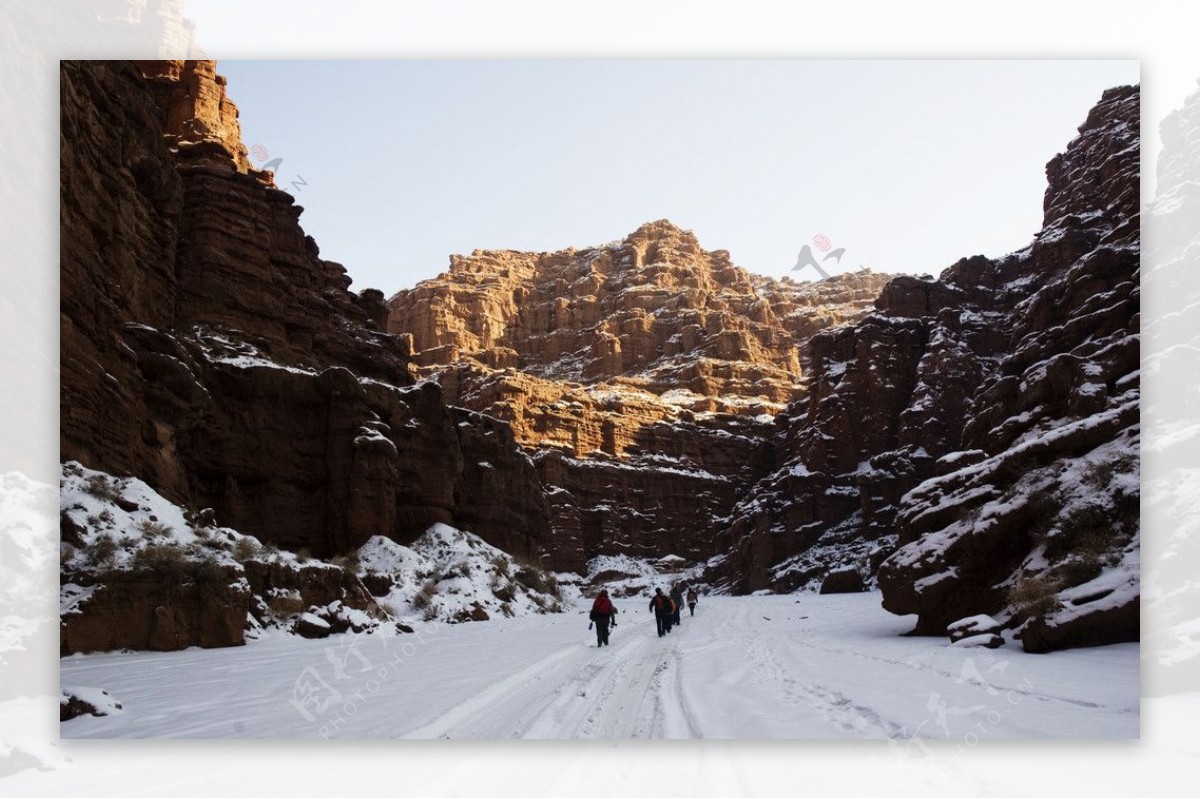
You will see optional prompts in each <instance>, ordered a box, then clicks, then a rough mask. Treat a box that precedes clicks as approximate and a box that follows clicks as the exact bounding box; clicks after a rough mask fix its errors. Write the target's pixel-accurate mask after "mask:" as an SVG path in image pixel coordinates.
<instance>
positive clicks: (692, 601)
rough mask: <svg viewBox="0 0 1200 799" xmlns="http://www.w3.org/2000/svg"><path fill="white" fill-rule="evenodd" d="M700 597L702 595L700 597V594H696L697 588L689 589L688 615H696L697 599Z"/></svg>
mask: <svg viewBox="0 0 1200 799" xmlns="http://www.w3.org/2000/svg"><path fill="white" fill-rule="evenodd" d="M699 598H700V597H699V595H697V594H696V589H695V588H689V589H688V592H687V602H688V615H689V616H695V615H696V600H697V599H699Z"/></svg>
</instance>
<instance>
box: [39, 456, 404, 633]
mask: <svg viewBox="0 0 1200 799" xmlns="http://www.w3.org/2000/svg"><path fill="white" fill-rule="evenodd" d="M59 501H60V514H61V518H60V527H61V530H62V541H61V544H60V569H61V587H60V607H59V612H60V615H59V619H60V652H61V654H64V655H65V654H71V653H73V652H83V651H96V650H111V649H120V648H130V649H158V650H172V649H182V648H185V647H188V646H206V647H215V646H236V645H239V644H242V643H244V642H245V639H246V636H247V634H249V635H250V637H254V636H255V635H257V634H259V633H261V632H262V631H263V630H264V629H267V628H283V629H288V630H292V629H293V628H294V627H295V625H296V624H297V621H298V619H299V617H300V616H301V614H303V613H304V612H309V611H311V612H313V613H314V614H316V615H318V616H320V617H322V618H323V619H325V621H326V623H327V624H328V625H329V626H330V628H331V631H333V632H340V631H342V630H346V629H354V630H365V629H370V628H372V627H374V626H376V625H377V624H379V623H380V622H381V621H383V620H386V618H387V617H386V614H384V613H383V611H382V609H381V608H379V606H378V605H377V604H376V603H375V601H374V600H373V599H372V598H371V596H370V594H369V592H367V591H366V589H365V588H364V587H363V586H362V584H361V583H360V582H359V581H358V579H357V577H355V576H354V575H353V574H352V573H349V572H346V571H344V570H343V569H342V568H340V567H339V566H337V565H334V564H330V563H324V562H321V561H314V560H309V559H307V558H305V557H303V556H298V555H295V554H293V553H290V552H286V551H283V550H279V549H277V548H275V547H273V546H263V545H262V544H261V543H260V542H259V541H258V539H256V538H254V537H253V536H247V535H243V534H241V533H239V532H237V531H236V530H232V529H229V528H226V527H220V526H218V525H217V524H216V520H215V518H214V514H213V512H212V511H211V510H201V511H193V510H189V509H184V508H180V507H178V506H176V505H174V504H172V503H171V502H169V501H167V500H166V499H164V498H163V497H162V496H160V495H159V494H158V493H157V492H155V491H154V490H153V489H151V488H150V487H149V486H148V485H146V484H145V483H144V482H142V481H141V480H137V479H135V478H117V477H112V476H110V475H107V474H105V473H103V472H97V471H94V470H91V469H88V468H86V467H84V466H81V465H80V464H78V463H75V462H69V463H65V464H63V465H62V473H61V485H60V493H59ZM297 632H298V630H297Z"/></svg>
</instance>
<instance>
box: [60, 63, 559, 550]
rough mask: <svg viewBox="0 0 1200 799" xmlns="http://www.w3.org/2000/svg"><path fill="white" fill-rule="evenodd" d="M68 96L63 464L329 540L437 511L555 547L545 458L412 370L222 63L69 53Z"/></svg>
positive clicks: (229, 519) (332, 544) (533, 544)
mask: <svg viewBox="0 0 1200 799" xmlns="http://www.w3.org/2000/svg"><path fill="white" fill-rule="evenodd" d="M62 95H63V96H62V134H61V153H62V173H61V183H62V186H61V189H62V225H61V246H62V267H61V269H62V272H61V274H62V279H61V285H62V290H61V336H62V344H61V374H62V382H61V394H60V403H61V404H60V410H61V428H60V430H61V444H60V449H61V456H62V459H63V460H64V461H65V460H78V461H79V462H81V463H83V464H84V465H86V466H89V467H92V468H97V469H101V470H103V471H105V472H108V473H110V474H115V475H137V476H139V477H141V478H143V479H145V480H146V481H147V482H148V483H149V484H150V485H152V486H153V487H154V488H155V489H157V490H159V491H160V492H161V493H162V494H163V495H164V496H166V497H168V498H169V499H171V500H172V501H175V502H177V503H179V504H189V505H193V506H195V507H211V508H214V509H215V510H216V513H217V516H218V518H219V519H220V522H221V523H222V524H225V525H228V526H230V527H234V528H236V529H238V530H241V531H242V532H245V533H247V534H252V535H255V536H257V537H258V538H260V539H261V540H263V541H265V542H272V543H276V544H279V545H281V546H284V547H288V548H292V549H297V548H300V547H304V548H307V549H309V550H310V551H311V552H312V553H313V554H315V555H320V556H328V555H331V554H334V553H336V552H347V551H352V550H353V549H355V548H357V547H358V546H359V545H361V544H362V543H363V542H365V541H366V540H367V539H368V538H369V537H370V536H372V535H388V536H393V537H395V538H396V539H397V540H400V541H404V540H409V539H411V538H415V537H416V536H418V535H420V534H421V533H423V532H424V531H425V529H426V528H427V527H428V526H429V525H430V524H432V523H435V522H443V523H452V524H459V525H461V526H464V527H469V529H471V530H472V531H473V532H476V533H477V534H479V535H480V536H482V537H484V538H485V539H488V540H490V541H492V542H494V543H496V544H497V545H498V546H501V547H503V548H505V549H507V550H508V551H511V552H514V553H519V554H521V555H523V556H528V557H531V558H534V559H536V558H538V557H539V556H540V554H541V553H542V551H543V549H544V547H545V545H546V537H547V534H548V531H549V522H548V518H549V506H548V503H547V501H546V499H545V496H544V492H543V491H542V489H541V486H540V483H539V480H538V476H537V474H536V472H535V469H534V467H533V465H532V464H531V463H530V462H529V461H528V459H526V458H525V457H524V456H522V455H520V454H519V453H518V452H517V449H516V447H515V444H514V442H513V439H512V436H511V433H510V432H509V431H508V429H507V428H506V427H505V426H504V425H500V424H496V423H495V422H494V421H493V420H489V419H484V418H483V417H480V416H478V415H477V414H471V413H469V412H466V411H461V410H457V409H452V408H451V407H450V406H448V405H447V404H446V403H445V402H444V401H443V399H442V395H441V390H440V388H439V387H438V386H437V385H436V384H431V383H428V382H427V383H423V384H419V385H418V384H417V377H416V375H415V373H414V369H413V366H412V363H411V342H410V341H409V340H408V339H407V338H406V337H404V336H396V335H391V334H389V333H387V332H386V331H385V330H384V329H383V327H384V325H385V324H386V315H387V314H386V306H385V304H384V302H383V295H382V293H381V292H379V291H375V290H372V289H367V290H364V291H361V292H358V293H354V292H352V291H350V289H349V287H350V282H351V281H350V278H349V277H348V276H347V274H346V270H345V269H344V268H343V267H342V266H341V265H339V264H336V263H333V262H330V261H326V260H323V259H321V258H320V256H319V251H318V249H317V246H316V243H315V242H314V241H313V240H312V238H311V237H309V236H306V235H305V234H304V231H303V230H302V229H301V227H300V226H299V224H298V221H297V220H298V218H299V216H300V213H301V210H302V209H301V208H300V207H299V206H297V205H296V204H295V202H294V201H293V199H292V197H291V196H290V195H289V194H287V193H286V192H283V191H281V190H279V189H276V188H274V186H273V185H272V183H271V180H270V176H269V174H267V173H255V172H254V171H253V170H252V169H250V167H249V164H248V162H247V160H246V158H245V149H244V147H243V146H242V144H241V141H240V132H239V129H238V125H237V111H236V107H235V106H234V105H233V103H232V102H230V101H229V99H228V97H227V96H226V95H225V85H224V81H223V79H221V78H219V76H217V75H216V73H215V70H214V66H213V64H212V62H190V61H189V62H149V63H141V64H140V65H139V66H134V65H132V64H129V63H122V62H64V64H63V66H62ZM482 462H487V463H489V464H491V466H492V467H493V469H494V470H495V471H496V474H495V475H494V476H490V477H489V478H488V479H486V480H485V479H482V477H481V476H480V474H479V471H480V468H479V466H478V464H480V463H482ZM498 497H507V501H506V502H504V503H501V502H498V500H497V498H498Z"/></svg>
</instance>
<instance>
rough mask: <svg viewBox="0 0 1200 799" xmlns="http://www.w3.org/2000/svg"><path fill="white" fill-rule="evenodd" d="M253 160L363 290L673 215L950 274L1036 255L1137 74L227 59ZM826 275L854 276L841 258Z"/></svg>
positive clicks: (870, 64)
mask: <svg viewBox="0 0 1200 799" xmlns="http://www.w3.org/2000/svg"><path fill="white" fill-rule="evenodd" d="M218 71H220V72H221V73H222V74H224V75H226V76H227V77H228V78H229V92H230V95H231V96H232V98H233V99H234V101H235V102H236V103H237V104H238V106H239V108H240V109H241V122H242V132H243V138H244V140H245V143H246V145H247V147H251V148H253V147H254V145H260V148H261V149H256V150H254V152H253V153H252V160H254V161H255V163H259V164H261V163H263V162H264V161H267V160H270V159H275V158H279V159H282V160H281V161H280V162H279V164H278V172H277V176H278V183H279V184H280V186H281V187H283V188H285V189H288V190H289V191H291V193H292V194H293V195H294V196H295V197H296V199H297V201H298V202H299V203H300V204H301V205H302V206H304V208H305V212H304V214H303V216H302V217H301V224H302V225H303V226H304V228H305V230H306V231H307V232H308V233H309V234H310V235H312V236H313V237H314V238H315V239H316V240H317V243H318V244H319V245H320V247H321V254H322V256H323V257H325V258H328V259H330V260H334V261H339V262H341V263H343V264H345V266H346V267H347V269H348V270H349V273H350V275H351V277H353V278H354V288H355V289H356V290H361V289H363V288H366V287H375V288H379V289H382V290H383V291H384V292H385V293H386V294H388V295H390V294H391V293H393V292H394V291H396V290H398V289H401V288H407V287H409V286H412V285H413V284H415V283H416V282H417V281H419V280H422V279H425V278H429V277H433V276H435V275H437V274H438V273H440V272H442V271H444V270H445V269H446V267H447V265H448V257H449V255H450V254H451V253H469V252H470V251H471V250H473V249H476V248H479V249H487V248H502V249H521V250H538V251H543V250H558V249H563V248H565V247H571V246H574V247H577V248H582V247H586V246H589V245H595V244H601V243H604V242H607V241H611V240H614V239H620V238H623V237H625V236H626V235H627V234H629V233H630V232H632V231H633V230H634V229H636V228H637V227H638V226H639V225H640V224H642V223H644V222H647V221H650V220H654V219H659V218H663V217H665V218H668V219H670V220H671V221H672V222H674V223H676V224H677V225H679V226H681V227H684V228H688V229H691V230H692V231H694V232H695V234H696V235H697V236H698V237H699V239H700V244H701V246H703V247H704V248H706V249H727V250H729V251H730V253H731V255H732V257H733V260H734V262H735V263H737V264H739V265H740V266H743V267H745V268H747V269H749V270H750V271H752V272H757V273H759V274H764V275H771V276H775V277H781V276H783V275H786V274H792V275H793V276H795V277H797V278H814V277H816V274H815V273H814V272H812V271H811V270H809V271H803V272H792V271H791V267H792V265H793V264H795V263H796V258H797V253H798V252H799V250H800V248H801V247H802V246H803V245H804V244H811V242H812V239H813V237H814V236H816V235H818V234H822V235H824V236H826V237H827V238H828V239H829V240H830V242H831V244H832V247H834V248H839V247H842V248H845V250H846V253H845V256H844V258H843V260H842V263H841V270H845V269H851V268H857V267H858V266H860V265H865V266H869V267H871V268H873V269H875V270H877V271H906V272H915V273H925V272H927V273H930V274H934V275H936V274H938V273H939V272H940V271H941V270H942V269H944V268H945V267H947V266H949V265H950V264H951V263H953V262H954V261H955V260H957V259H958V258H960V257H963V256H969V255H975V254H983V255H988V256H998V255H1002V254H1004V253H1006V252H1010V251H1012V250H1015V249H1019V248H1021V247H1023V246H1025V244H1027V243H1028V242H1029V240H1030V238H1031V237H1032V235H1033V234H1034V233H1035V232H1036V231H1037V230H1038V228H1039V227H1040V223H1041V210H1042V194H1043V192H1044V190H1045V164H1046V162H1047V161H1048V160H1050V158H1052V157H1053V156H1054V155H1055V154H1056V153H1058V152H1060V151H1061V150H1062V149H1063V148H1064V147H1065V146H1066V144H1067V143H1068V142H1069V141H1070V140H1071V139H1072V138H1073V137H1074V136H1075V135H1076V129H1077V128H1078V126H1079V125H1080V124H1081V123H1082V122H1083V120H1084V118H1085V117H1086V116H1087V113H1088V110H1089V109H1090V108H1091V107H1092V105H1094V104H1095V102H1096V101H1097V100H1098V99H1099V97H1100V94H1101V93H1102V92H1103V90H1104V89H1106V88H1108V87H1111V86H1116V85H1120V84H1125V83H1137V82H1138V80H1139V70H1138V62H1137V61H1131V60H1122V61H1085V60H1062V61H1013V60H1010V61H805V60H784V61H766V60H756V61H728V60H726V61H684V60H663V61H653V60H649V61H631V60H599V61H544V60H542V61H539V60H508V61H229V60H222V61H220V62H219V64H218ZM827 266H828V267H829V271H831V272H837V271H839V269H838V267H836V266H834V262H832V261H830V262H828V264H827Z"/></svg>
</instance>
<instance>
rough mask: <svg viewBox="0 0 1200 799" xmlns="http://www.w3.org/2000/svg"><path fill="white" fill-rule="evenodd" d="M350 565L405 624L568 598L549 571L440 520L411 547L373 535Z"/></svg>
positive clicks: (528, 608)
mask: <svg viewBox="0 0 1200 799" xmlns="http://www.w3.org/2000/svg"><path fill="white" fill-rule="evenodd" d="M355 563H356V565H357V569H358V574H359V576H360V577H361V579H362V581H363V584H364V585H366V586H368V587H369V588H370V590H371V592H372V594H374V595H375V597H377V598H378V600H379V602H380V604H381V605H382V606H383V607H384V608H385V609H386V610H387V612H388V613H389V614H391V615H392V616H393V617H395V618H396V619H398V620H400V621H402V622H404V623H413V622H418V621H444V622H449V623H451V624H453V623H457V622H466V621H486V620H488V619H490V618H493V617H496V616H501V617H505V618H507V617H512V616H527V615H530V614H536V613H559V612H562V611H563V610H564V609H565V602H564V601H565V600H569V599H570V598H571V597H570V595H569V594H570V592H568V591H564V589H563V587H562V586H560V585H559V583H558V578H557V577H556V575H554V574H552V573H550V572H546V571H543V570H542V569H540V568H538V567H536V566H533V565H531V564H528V563H522V562H521V561H519V560H517V559H516V558H514V557H513V556H512V555H509V554H508V553H507V552H504V551H503V550H500V549H497V548H496V547H494V546H492V545H490V544H488V543H487V542H485V541H484V540H483V539H481V538H480V537H479V536H477V535H474V534H472V533H469V532H466V531H463V530H458V529H456V528H454V527H451V526H449V525H446V524H435V525H433V526H432V527H430V528H429V529H428V530H427V531H426V532H425V533H424V535H422V536H421V537H420V538H418V539H417V540H416V541H414V542H413V543H412V545H411V546H404V545H403V544H398V543H396V542H395V541H392V540H391V539H388V538H384V537H383V536H374V537H372V538H371V539H370V540H369V541H367V543H365V544H363V546H362V547H360V548H359V550H358V552H357V553H355Z"/></svg>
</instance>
